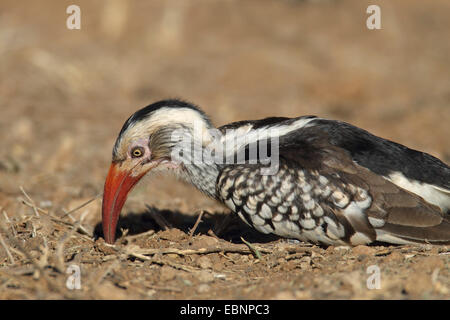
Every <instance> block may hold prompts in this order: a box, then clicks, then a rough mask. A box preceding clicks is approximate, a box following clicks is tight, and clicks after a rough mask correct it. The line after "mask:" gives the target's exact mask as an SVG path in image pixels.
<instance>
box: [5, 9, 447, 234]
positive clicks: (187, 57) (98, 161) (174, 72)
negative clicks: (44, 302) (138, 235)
mask: <svg viewBox="0 0 450 320" xmlns="http://www.w3.org/2000/svg"><path fill="white" fill-rule="evenodd" d="M71 4H76V5H78V6H80V8H81V30H68V29H67V28H66V19H67V17H68V14H66V8H67V6H69V5H71ZM369 4H378V5H379V6H380V7H381V19H382V30H373V31H371V30H368V29H367V28H366V19H367V17H368V14H366V8H367V6H368V5H369ZM449 32H450V2H449V1H448V0H433V1H423V0H395V1H387V0H386V1H346V0H328V1H327V0H322V1H319V0H316V1H312V0H311V1H306V0H305V1H300V0H298V1H295V0H248V1H239V0H224V1H219V0H189V1H176V0H171V1H162V0H159V1H156V0H152V1H121V0H108V1H87V0H76V1H61V0H57V1H56V0H52V1H49V0H46V1H43V0H40V1H14V0H2V1H1V2H0V110H1V115H0V137H1V142H0V146H1V147H0V206H1V207H2V208H3V209H5V210H6V211H7V212H8V214H9V216H10V217H11V216H14V215H16V214H23V212H25V208H23V206H21V204H20V203H18V202H17V197H18V196H20V195H21V192H20V190H19V186H23V187H24V188H25V190H27V191H28V193H29V194H30V195H31V196H32V198H33V199H34V200H35V201H36V203H40V204H43V205H44V206H45V205H46V206H47V207H48V208H49V210H53V211H54V212H55V214H58V212H60V211H59V210H60V209H61V208H73V207H74V206H76V205H77V204H79V203H81V202H83V201H85V200H86V199H89V198H90V197H92V196H94V195H96V194H98V193H100V192H101V191H102V188H103V182H104V178H105V175H106V171H107V168H108V166H109V162H110V158H111V149H112V145H113V143H114V140H115V138H116V136H117V134H118V132H119V130H120V128H121V126H122V124H123V122H124V121H125V120H126V118H127V117H128V116H129V115H130V114H132V113H133V112H134V111H136V110H137V109H139V108H141V107H143V106H145V105H147V104H150V103H152V102H154V101H156V100H158V99H162V98H174V97H176V98H182V99H186V100H188V101H190V102H193V103H195V104H197V105H199V106H200V107H201V108H203V109H204V110H205V111H206V112H207V113H208V114H209V115H210V116H211V118H212V120H213V122H214V123H215V124H216V125H218V126H219V125H223V124H225V123H228V122H231V121H236V120H243V119H256V118H262V117H266V116H289V117H294V116H300V115H306V114H315V115H318V116H321V117H327V118H333V119H339V120H344V121H348V122H351V123H352V124H355V125H357V126H360V127H363V128H365V129H367V130H369V131H371V132H373V133H375V134H377V135H379V136H382V137H384V138H388V139H391V140H394V141H397V142H399V143H402V144H405V145H407V146H409V147H412V148H415V149H419V150H422V151H426V152H429V153H431V154H433V155H435V156H438V157H440V158H441V159H442V160H444V161H446V162H447V163H448V162H449V161H450V76H449V74H450V73H449V72H450V33H449ZM144 202H146V203H149V204H152V205H156V206H158V207H162V208H169V209H177V210H181V211H183V212H194V211H195V210H198V209H200V208H203V209H205V208H212V209H211V210H218V209H217V208H219V207H218V206H217V205H216V204H215V203H214V202H212V201H211V200H209V199H206V198H205V197H203V196H202V195H200V194H198V193H197V192H195V191H193V189H192V188H191V187H188V186H185V185H183V184H181V183H174V180H173V179H172V178H159V177H158V178H156V179H153V180H151V182H150V184H149V185H147V186H143V187H140V188H138V189H137V190H136V191H135V192H134V193H133V195H132V196H131V198H130V201H129V203H127V207H126V208H132V207H133V206H134V205H136V206H138V207H140V208H141V207H143V204H144ZM91 208H92V210H91V212H90V213H89V216H88V217H87V218H86V221H87V222H88V223H89V224H90V225H89V227H90V228H91V229H92V228H93V227H94V226H95V224H96V223H98V222H99V221H100V203H99V202H97V203H96V204H94V205H93V206H92V207H91Z"/></svg>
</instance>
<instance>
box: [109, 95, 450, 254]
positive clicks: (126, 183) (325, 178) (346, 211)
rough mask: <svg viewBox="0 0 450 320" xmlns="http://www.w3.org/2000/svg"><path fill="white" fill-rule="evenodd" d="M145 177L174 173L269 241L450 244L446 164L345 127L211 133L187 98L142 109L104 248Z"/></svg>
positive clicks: (276, 122) (134, 118) (133, 120)
mask: <svg viewBox="0 0 450 320" xmlns="http://www.w3.org/2000/svg"><path fill="white" fill-rule="evenodd" d="M149 172H172V173H174V174H175V175H176V176H177V177H179V178H180V179H181V180H183V181H186V182H188V183H190V184H192V185H193V186H194V187H196V188H197V189H199V190H200V191H201V192H203V193H204V194H206V195H207V196H209V197H211V198H213V199H215V200H217V201H218V202H220V203H222V204H224V205H225V206H226V207H228V208H229V209H230V210H231V211H232V212H233V213H235V214H237V215H238V216H239V217H240V218H241V219H242V220H243V221H244V222H245V223H246V224H248V225H249V226H251V227H253V228H255V229H256V230H258V231H259V232H261V233H264V234H274V235H277V236H279V237H282V238H288V239H296V240H299V241H302V242H309V243H313V244H317V245H323V246H330V245H335V246H341V245H343V246H356V245H369V244H377V243H382V244H388V245H389V244H394V245H399V244H400V245H401V244H414V243H425V244H449V243H450V167H449V166H448V165H447V164H445V163H444V162H443V161H441V160H439V159H438V158H436V157H434V156H432V155H430V154H427V153H424V152H420V151H417V150H413V149H410V148H408V147H406V146H404V145H401V144H398V143H396V142H393V141H390V140H386V139H384V138H381V137H378V136H376V135H374V134H371V133H370V132H368V131H366V130H364V129H361V128H359V127H356V126H354V125H352V124H349V123H346V122H343V121H339V120H330V119H325V118H321V117H318V116H300V117H295V118H287V117H270V118H264V119H260V120H244V121H238V122H233V123H230V124H226V125H224V126H221V127H219V128H215V127H214V126H213V124H212V122H211V120H210V118H209V117H208V116H207V115H206V114H205V112H203V111H202V110H201V109H200V108H199V107H197V106H196V105H194V104H192V103H189V102H186V101H183V100H179V99H168V100H161V101H157V102H155V103H152V104H150V105H148V106H146V107H144V108H142V109H140V110H138V111H136V112H135V113H134V114H132V115H131V116H130V117H129V118H128V119H127V120H126V121H125V123H124V125H123V127H122V129H121V130H120V133H119V135H118V137H117V139H116V142H115V144H114V147H113V151H112V162H111V165H110V168H109V171H108V174H107V176H106V180H105V185H104V192H103V203H102V226H103V235H104V238H105V241H106V242H107V243H110V244H113V243H114V242H115V239H116V229H117V223H118V219H119V216H120V213H121V210H122V207H123V205H124V203H125V201H126V199H127V196H128V194H129V192H130V191H131V190H132V189H133V187H134V186H135V185H136V184H137V183H138V182H139V181H140V180H141V179H142V177H144V176H145V175H147V174H148V173H149Z"/></svg>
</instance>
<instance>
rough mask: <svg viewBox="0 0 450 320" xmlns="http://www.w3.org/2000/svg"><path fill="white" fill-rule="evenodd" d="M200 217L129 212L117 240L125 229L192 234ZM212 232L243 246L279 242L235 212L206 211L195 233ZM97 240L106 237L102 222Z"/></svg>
mask: <svg viewBox="0 0 450 320" xmlns="http://www.w3.org/2000/svg"><path fill="white" fill-rule="evenodd" d="M197 219H198V215H192V214H188V213H183V212H180V211H178V210H176V211H173V210H168V209H159V208H156V207H149V208H148V210H146V211H144V212H129V213H128V214H126V215H124V216H122V217H120V218H119V222H118V224H117V231H116V238H117V239H118V238H120V237H121V236H122V234H123V233H122V230H128V235H137V234H140V233H144V232H147V231H149V230H154V231H155V232H157V231H160V230H162V229H163V228H164V226H167V227H169V228H170V227H173V228H177V229H180V230H182V231H184V232H186V233H188V232H189V231H190V230H191V229H192V228H193V227H194V225H195V223H196V221H197ZM210 230H211V231H212V232H213V233H214V234H215V235H216V236H217V237H218V238H220V239H223V240H226V241H230V242H233V243H242V240H241V237H242V238H243V239H244V240H246V241H249V242H257V243H266V242H271V241H275V240H277V239H279V237H277V236H275V235H272V234H263V233H260V232H258V231H256V230H255V229H253V228H251V227H249V226H248V225H246V224H245V223H244V222H243V221H242V220H241V219H240V218H239V217H237V216H236V215H235V214H233V213H222V212H214V213H209V212H205V213H204V214H203V216H202V218H201V222H200V223H199V224H198V226H197V227H196V229H195V232H194V234H196V235H197V234H204V235H206V234H208V232H210ZM94 236H95V238H99V237H103V231H102V224H101V223H98V224H97V225H96V226H95V229H94Z"/></svg>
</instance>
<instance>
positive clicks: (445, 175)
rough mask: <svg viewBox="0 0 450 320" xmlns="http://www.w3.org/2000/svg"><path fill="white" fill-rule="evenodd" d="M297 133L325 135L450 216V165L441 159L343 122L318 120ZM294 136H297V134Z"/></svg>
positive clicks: (332, 142) (330, 140) (356, 157)
mask: <svg viewBox="0 0 450 320" xmlns="http://www.w3.org/2000/svg"><path fill="white" fill-rule="evenodd" d="M297 134H298V135H301V136H306V137H308V136H316V135H319V136H322V137H323V139H324V140H326V141H327V142H328V143H329V144H331V145H333V146H336V147H339V148H341V149H344V150H345V151H346V152H348V154H349V155H350V157H351V158H352V160H353V161H354V162H355V163H357V164H358V165H360V166H363V167H365V168H367V169H369V170H370V171H372V172H374V173H376V174H378V175H380V176H381V177H383V178H385V179H387V180H389V181H391V182H392V183H394V184H396V185H397V186H399V187H401V188H403V189H405V190H408V191H410V192H412V193H415V194H417V195H418V196H420V197H422V198H423V199H424V200H425V201H427V202H429V203H431V204H433V205H436V206H438V207H440V208H441V209H442V211H443V212H447V213H448V214H449V215H450V167H449V166H448V165H446V164H445V163H443V162H442V161H441V160H439V159H437V158H435V157H433V156H431V155H429V154H427V153H424V152H420V151H417V150H413V149H410V148H407V147H405V146H403V145H401V144H398V143H395V142H392V141H389V140H386V139H383V138H380V137H377V136H375V135H373V134H371V133H369V132H367V131H365V130H363V129H361V128H358V127H355V126H353V125H351V124H348V123H345V122H341V121H333V120H326V119H317V120H314V125H313V126H310V127H308V128H305V129H303V130H300V131H298V132H297ZM293 137H294V139H296V138H298V137H295V134H294V135H293ZM302 139H304V138H302Z"/></svg>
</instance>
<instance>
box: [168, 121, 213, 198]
mask: <svg viewBox="0 0 450 320" xmlns="http://www.w3.org/2000/svg"><path fill="white" fill-rule="evenodd" d="M203 129H204V128H202V130H201V131H197V132H195V131H194V130H185V131H181V134H180V136H179V137H176V138H175V140H177V142H176V144H175V147H174V148H173V149H172V160H175V162H177V163H179V164H180V165H179V167H178V170H177V175H178V176H179V177H180V178H182V179H183V180H185V181H187V182H188V183H191V184H192V185H194V186H195V187H196V188H197V189H199V190H200V191H202V192H203V193H205V194H206V195H208V196H210V197H212V198H216V180H217V177H218V175H219V172H220V169H221V161H217V159H215V158H214V154H215V150H216V148H217V146H218V145H219V144H221V143H222V142H221V140H220V137H219V135H218V134H215V130H214V129H213V128H207V130H203Z"/></svg>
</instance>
